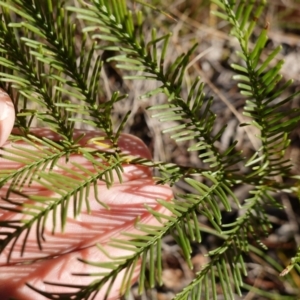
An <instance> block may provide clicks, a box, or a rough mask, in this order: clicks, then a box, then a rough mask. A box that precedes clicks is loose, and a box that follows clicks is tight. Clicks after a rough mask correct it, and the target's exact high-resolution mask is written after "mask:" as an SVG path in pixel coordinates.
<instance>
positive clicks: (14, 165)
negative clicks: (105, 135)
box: [0, 91, 172, 300]
mask: <svg viewBox="0 0 300 300" xmlns="http://www.w3.org/2000/svg"><path fill="white" fill-rule="evenodd" d="M14 119H15V113H14V109H13V105H12V102H11V100H10V98H9V96H8V95H7V94H6V93H4V92H3V91H1V93H0V145H1V146H2V147H3V149H16V147H20V146H21V147H25V148H28V149H31V150H34V151H43V148H44V147H45V146H43V145H37V146H36V147H34V146H32V145H31V146H30V145H28V144H25V142H24V141H22V140H21V139H20V140H19V141H14V142H11V141H7V139H8V137H9V134H10V132H11V130H12V127H13V123H14ZM32 134H34V135H36V136H40V137H47V138H49V139H51V140H54V141H57V140H58V139H59V136H58V135H57V134H55V133H54V132H52V131H50V130H48V129H45V128H35V129H32ZM74 134H75V137H76V136H79V135H80V134H85V136H84V138H83V139H82V140H81V141H80V144H81V146H83V147H89V148H94V149H98V150H103V151H109V150H108V149H107V145H108V142H107V141H102V140H101V142H100V143H97V142H94V140H93V138H99V137H101V133H100V132H96V131H83V130H77V131H75V133H74ZM118 146H119V148H120V149H121V151H122V152H123V153H127V154H128V155H129V156H138V157H144V158H148V159H149V158H151V155H150V153H149V150H148V149H147V147H146V146H145V145H144V144H143V142H142V141H141V140H139V139H138V138H136V137H134V136H131V135H125V134H124V135H122V136H121V137H120V139H119V144H118ZM108 148H109V147H108ZM44 149H45V148H44ZM4 153H6V152H5V151H3V150H1V149H0V154H4ZM33 153H34V152H33ZM6 154H7V153H6ZM10 155H11V156H13V154H10ZM98 160H100V158H98ZM76 163H77V164H76ZM78 165H80V166H82V167H84V168H86V169H88V170H89V171H90V172H92V173H95V174H97V170H95V167H94V166H93V165H92V164H91V163H90V162H89V161H88V160H87V159H85V158H84V157H83V155H82V154H74V155H71V156H70V157H69V160H68V161H66V160H65V158H61V159H60V160H59V161H58V164H57V165H56V166H55V167H54V168H53V169H52V170H49V166H48V167H47V168H46V169H45V172H54V173H57V174H61V175H64V176H69V178H70V180H65V181H64V182H63V183H62V184H63V186H64V188H65V187H68V185H69V184H72V180H75V179H78V177H76V175H74V173H70V172H69V173H66V171H65V168H69V169H72V170H73V171H75V172H77V173H78V172H79V173H80V172H82V171H81V169H80V168H79V167H78ZM22 166H23V165H22V163H20V162H17V161H14V160H13V157H12V159H4V158H1V157H0V171H1V169H3V170H11V171H13V170H16V169H19V168H21V167H22ZM123 169H124V173H123V175H122V178H123V180H122V182H119V180H118V177H117V174H114V184H113V185H112V187H110V188H109V189H108V188H107V186H106V184H105V182H104V181H102V180H99V181H98V183H97V192H98V198H99V199H100V200H101V201H102V202H103V203H105V204H106V205H107V206H108V207H109V209H107V208H105V207H103V206H102V205H100V204H99V202H98V201H97V199H96V195H95V193H94V189H92V188H91V189H90V193H89V196H88V203H89V205H90V209H91V211H90V213H89V212H88V211H87V207H86V205H85V204H83V206H82V209H81V214H79V216H77V217H76V218H74V214H73V209H74V201H73V200H74V199H73V198H72V199H71V200H70V202H69V206H68V212H67V225H66V227H65V228H64V232H61V230H60V229H61V227H60V217H59V216H60V213H59V210H58V211H57V213H56V215H57V216H58V217H57V225H56V229H55V231H54V233H53V221H52V220H53V218H52V217H53V211H50V213H49V215H48V218H47V221H46V223H45V229H44V238H45V240H44V241H43V242H42V250H40V249H39V247H38V244H37V242H36V229H37V228H36V226H37V224H36V223H34V225H33V226H32V229H31V231H30V233H29V235H28V237H27V243H26V247H25V249H24V252H23V255H21V254H20V250H21V249H22V245H23V239H24V238H25V234H26V232H24V233H23V234H22V235H21V237H20V238H19V239H18V240H17V242H16V243H15V244H13V242H11V243H10V244H8V245H7V247H6V248H5V249H4V251H3V252H2V253H1V254H0V295H1V300H8V299H10V298H14V299H18V300H32V299H36V300H43V299H48V298H47V297H44V296H42V295H40V294H38V293H37V292H36V291H35V290H33V289H31V288H29V287H28V286H27V285H26V283H29V284H31V285H32V286H33V287H34V288H36V289H39V290H41V291H44V292H46V293H50V294H51V293H68V292H74V291H75V290H76V289H74V288H70V287H63V286H57V285H50V284H47V283H46V282H52V283H58V284H62V283H64V284H72V285H76V284H77V285H87V284H89V283H91V282H93V281H94V280H95V279H99V278H101V275H98V276H97V277H93V276H85V275H84V274H86V273H98V274H99V273H101V272H107V269H104V268H100V267H98V266H91V265H88V264H84V263H82V262H81V261H80V260H78V259H84V260H88V261H91V262H109V261H111V260H112V258H113V257H121V256H126V255H130V254H132V252H131V251H129V250H124V249H122V250H121V249H118V248H115V247H112V246H111V245H109V243H108V242H109V241H110V239H111V238H117V239H121V240H126V239H129V238H128V237H127V236H125V235H122V232H127V233H132V234H134V233H139V234H144V233H141V232H139V231H138V229H136V226H135V224H136V221H137V220H139V221H140V222H141V223H143V224H149V225H160V223H159V222H158V220H157V219H156V218H154V217H153V216H152V215H151V214H150V213H149V212H148V210H147V209H146V208H145V204H147V205H148V206H150V207H151V208H152V209H154V210H156V211H158V212H160V213H164V214H168V215H169V214H170V212H168V211H167V210H166V209H165V208H164V207H162V206H161V205H159V204H158V203H157V201H156V199H158V198H159V199H165V200H170V199H171V198H172V191H171V189H170V188H169V187H167V186H158V185H155V183H154V181H153V179H152V174H151V170H150V169H149V168H147V167H142V166H137V165H130V164H125V165H123ZM98 171H99V170H98ZM8 187H9V183H7V184H5V185H4V186H2V187H1V188H0V206H3V207H8V206H9V207H10V208H13V209H14V208H15V209H16V208H19V206H17V204H18V203H21V204H22V205H23V209H27V211H30V210H31V209H32V208H31V206H26V204H33V203H34V201H33V200H29V199H28V198H27V197H26V196H22V195H20V194H16V193H10V194H9V199H10V200H12V201H13V203H8V202H7V201H5V200H4V198H5V197H6V195H7V191H8ZM22 193H23V195H31V196H32V195H36V196H44V197H45V198H44V199H48V198H49V199H50V198H52V199H53V198H55V197H56V198H58V197H59V194H56V193H54V192H53V191H51V190H49V189H47V187H45V186H43V185H41V184H40V183H39V182H38V181H36V180H33V181H31V182H27V181H26V183H25V185H24V187H23V188H22ZM45 201H46V200H45ZM39 204H40V205H41V206H45V205H47V203H45V202H39ZM24 205H25V206H24ZM26 218H28V217H26V216H24V214H23V213H17V212H14V211H11V210H10V211H8V210H5V209H0V220H1V221H3V220H19V219H26ZM7 230H8V229H7V228H1V227H0V236H1V231H2V232H3V231H7ZM2 236H3V235H2ZM96 244H101V246H102V248H103V249H104V250H105V251H107V253H108V254H109V255H105V254H104V253H103V252H101V251H100V250H99V248H97V246H96ZM10 249H13V250H12V252H11V254H10V251H9V250H10ZM139 271H140V269H139V263H138V264H137V267H136V268H135V270H134V275H133V281H134V280H135V279H136V278H137V277H138V275H139ZM75 272H76V273H77V274H74V273H75ZM123 276H124V272H123V271H122V272H120V273H119V274H118V275H117V278H116V280H115V282H114V284H113V287H112V289H111V291H110V294H109V297H108V298H107V299H109V300H113V299H119V298H120V294H122V291H121V290H120V286H121V281H122V278H123ZM106 288H107V284H106V285H104V287H102V288H101V290H100V291H99V293H98V294H97V296H96V297H95V298H94V299H96V300H102V299H104V295H105V293H106Z"/></svg>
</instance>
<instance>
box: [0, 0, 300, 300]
mask: <svg viewBox="0 0 300 300" xmlns="http://www.w3.org/2000/svg"><path fill="white" fill-rule="evenodd" d="M212 2H213V3H215V4H216V5H217V7H218V10H217V11H215V12H214V13H215V15H216V16H217V17H220V18H222V19H224V20H225V21H226V22H228V24H229V26H230V27H231V34H232V35H233V36H235V38H236V39H237V41H238V43H239V45H240V51H239V52H238V53H237V56H238V57H239V61H238V62H237V63H235V64H233V65H232V67H233V69H234V70H235V71H236V75H235V76H234V79H235V80H237V81H238V87H239V89H240V94H241V97H244V108H243V110H244V115H245V116H246V117H247V122H244V123H242V124H240V126H243V127H246V128H255V131H256V135H255V139H256V145H257V147H256V149H255V151H254V152H253V155H252V156H249V157H248V156H247V155H244V154H243V153H242V152H241V151H237V149H236V145H237V142H238V141H235V142H232V143H230V144H229V145H228V147H227V148H226V149H222V150H221V149H220V147H219V143H218V142H219V141H220V139H221V138H222V135H223V133H224V131H225V129H226V124H222V126H216V125H220V124H218V121H219V119H218V115H216V114H215V113H214V111H213V108H212V104H213V101H214V100H213V98H212V97H211V98H208V97H206V96H205V93H204V87H205V85H204V83H203V82H202V81H201V78H198V77H197V78H194V79H193V81H192V82H191V83H190V85H189V88H188V93H185V92H184V91H183V87H184V85H185V82H184V76H185V72H186V67H187V65H188V64H189V62H190V58H191V56H192V55H193V52H194V50H195V49H196V47H197V45H195V46H193V47H191V48H190V49H187V50H186V53H183V54H182V55H180V56H178V57H172V63H167V62H166V55H167V52H168V47H170V46H169V40H170V37H171V33H165V34H163V35H160V31H159V30H157V29H155V28H150V29H149V28H144V24H143V14H144V13H145V12H149V10H152V9H154V7H153V5H152V4H151V1H148V2H147V3H146V1H145V2H143V1H130V0H128V1H125V0H90V1H83V0H70V1H60V0H0V10H1V20H0V84H1V87H2V88H3V89H5V90H6V91H8V93H9V94H10V96H11V98H12V99H13V102H14V106H15V109H16V114H17V116H16V121H15V127H16V131H14V132H13V134H12V135H11V138H10V141H12V142H13V141H16V145H17V146H15V147H13V148H11V147H10V148H8V147H7V148H5V145H4V148H3V150H1V151H2V152H1V155H2V157H4V158H5V159H6V161H9V160H11V161H14V162H18V163H20V164H21V165H22V167H19V168H18V169H12V168H11V169H9V168H8V169H7V168H3V166H0V188H1V193H0V195H1V212H0V217H1V220H0V227H1V229H0V253H1V255H0V262H1V265H0V273H1V272H2V274H4V273H5V272H8V270H9V269H8V267H7V266H9V264H12V263H16V264H17V263H18V259H20V260H22V263H23V264H24V265H26V266H27V267H30V265H31V264H32V263H33V259H32V258H28V259H27V260H26V254H28V252H30V249H31V248H30V247H32V244H30V243H32V241H31V240H30V239H31V238H32V236H34V238H35V247H36V248H37V249H39V251H41V253H42V254H43V253H44V251H46V250H45V247H44V248H43V246H44V245H45V243H46V240H47V239H45V235H46V234H45V230H46V229H45V228H46V226H47V224H52V225H51V226H52V232H53V233H54V234H60V233H61V232H63V231H64V230H66V228H68V225H69V223H68V222H69V221H70V220H69V218H68V217H67V213H68V208H69V207H72V211H73V215H74V217H76V218H80V216H81V214H82V211H83V210H84V209H87V211H89V210H90V207H89V205H90V203H89V199H90V197H91V196H90V195H91V194H92V193H93V195H95V194H97V188H98V187H99V186H98V185H97V184H98V183H99V181H100V182H102V183H103V186H102V188H103V187H104V186H105V189H106V190H108V191H109V190H110V189H111V188H112V187H113V186H114V185H115V184H116V181H117V182H118V184H121V185H122V183H120V182H122V180H123V182H124V180H125V181H126V178H125V179H124V178H122V177H126V176H127V175H128V174H127V173H126V172H124V168H123V167H124V165H130V166H134V167H135V168H137V169H138V170H142V169H143V168H149V167H151V168H153V169H154V170H155V172H156V173H155V174H156V176H155V177H153V178H154V179H151V180H155V185H156V186H160V187H161V188H162V189H163V188H164V187H163V185H165V184H167V185H170V186H176V184H177V183H178V182H182V181H183V182H185V184H186V185H187V186H188V187H189V189H188V191H187V192H186V193H174V199H173V200H172V201H170V197H171V195H170V194H168V196H167V197H163V196H160V195H161V194H163V193H161V194H159V193H158V194H157V199H156V200H157V205H159V206H160V207H161V208H163V209H160V210H159V211H157V210H156V209H155V206H153V204H151V205H146V204H145V206H143V207H144V210H145V211H147V213H148V214H149V215H152V218H153V219H155V220H156V225H155V226H154V225H151V224H147V223H143V218H142V216H140V218H137V219H136V223H135V229H136V230H135V231H134V232H126V230H124V232H118V234H119V235H118V238H114V239H111V240H110V241H106V243H108V244H109V247H110V248H109V249H115V250H116V249H117V253H119V256H120V257H115V256H114V257H112V256H111V255H110V253H108V252H107V249H106V248H105V247H104V246H103V245H101V243H100V244H99V245H98V248H97V249H96V251H99V257H101V259H102V261H101V260H99V261H92V260H91V259H90V257H89V256H87V257H85V259H83V258H81V260H80V261H79V262H80V263H81V264H86V265H90V266H93V273H92V274H84V276H86V277H87V278H91V279H89V280H87V282H81V283H77V282H76V280H75V281H74V284H73V285H71V284H70V283H64V280H63V279H64V278H59V279H57V280H56V282H51V283H49V282H45V283H44V287H45V289H43V288H41V287H40V286H35V285H34V283H32V282H28V283H27V287H29V288H30V289H31V290H33V291H35V292H36V293H37V298H36V299H38V297H39V296H40V297H45V298H47V299H100V298H99V295H100V294H101V293H100V292H99V291H100V290H101V292H102V294H101V295H102V296H101V299H102V297H104V296H103V295H104V294H103V293H107V294H109V292H110V290H111V289H112V288H113V286H114V282H115V281H116V280H120V277H118V274H123V275H122V280H121V281H122V282H121V283H120V285H121V286H122V288H121V291H122V293H125V294H126V292H127V291H128V290H129V289H130V286H131V283H132V281H133V280H134V279H136V277H137V274H136V272H135V270H136V268H137V265H138V264H139V263H141V266H140V273H139V276H138V284H139V291H140V292H141V293H143V291H144V290H145V289H148V288H151V287H154V286H155V285H156V284H161V283H162V263H161V259H162V257H161V251H162V250H161V244H162V239H163V237H164V236H166V235H167V234H171V235H173V237H174V240H175V241H176V243H178V245H179V246H180V247H181V251H182V255H183V257H184V259H185V261H186V262H187V264H188V265H189V266H191V265H192V263H191V253H192V245H195V244H199V243H201V241H202V233H203V232H205V234H209V235H212V236H216V237H218V238H219V239H220V243H219V245H218V246H216V247H215V248H214V249H211V251H210V252H209V253H208V262H207V264H205V265H203V267H202V268H201V270H200V271H199V272H197V273H196V275H195V278H194V280H193V281H191V282H190V283H189V284H188V285H187V286H186V287H185V288H184V290H182V291H181V292H179V293H178V294H177V295H176V296H175V298H174V299H178V300H179V299H217V298H218V294H223V296H224V299H236V295H239V296H243V293H244V291H245V290H247V289H251V287H249V286H247V285H246V284H245V283H244V279H245V278H246V277H247V262H246V261H245V257H246V256H247V255H248V254H249V253H255V255H259V256H262V257H263V258H264V259H265V260H267V261H268V262H270V264H273V266H274V265H275V263H274V262H273V261H272V258H270V257H269V256H268V255H267V254H266V252H265V251H264V250H265V249H266V246H265V245H264V243H263V242H262V239H263V238H264V237H265V236H267V235H268V234H269V228H270V226H271V221H270V219H269V216H268V214H267V213H266V208H267V207H276V208H278V207H281V204H280V202H279V201H278V200H277V198H276V195H279V194H282V193H286V194H289V195H293V196H294V197H297V198H298V199H299V198H300V190H299V187H300V181H299V180H300V174H297V175H295V174H291V168H292V161H291V160H290V159H289V158H287V157H286V150H287V149H288V147H289V142H290V140H289V134H290V133H291V132H292V131H293V129H294V128H295V127H296V126H297V125H298V124H299V119H300V111H299V108H289V106H288V103H289V102H290V101H291V100H292V99H293V98H295V97H296V96H298V95H299V92H296V93H294V94H291V95H286V94H285V92H286V91H287V88H288V87H289V86H290V85H291V84H292V81H287V82H282V80H281V79H282V76H281V75H280V69H281V66H282V64H283V61H276V55H277V54H278V53H279V52H280V50H281V47H280V46H279V47H277V48H275V49H273V50H272V51H271V52H268V53H267V52H265V51H264V49H265V46H266V42H267V40H268V24H265V26H264V27H262V28H261V30H260V33H259V34H254V30H255V29H256V31H255V32H257V28H258V27H259V25H258V24H259V23H258V22H257V21H258V20H259V18H260V16H261V14H262V12H263V10H264V7H265V4H266V1H264V0H249V1H242V0H241V1H229V0H212ZM156 11H158V13H160V14H163V15H164V16H165V17H166V18H167V17H169V16H168V14H167V13H168V12H163V11H162V10H160V9H157V8H156ZM107 53H110V55H109V56H108V57H106V58H105V59H104V56H105V54H107ZM168 61H169V60H168ZM110 62H114V63H115V67H116V69H119V70H122V74H123V78H122V80H128V81H130V82H131V84H132V86H133V87H134V84H135V82H136V81H140V80H142V81H146V82H150V81H151V82H153V81H154V82H155V83H156V84H157V87H156V88H155V89H154V90H153V89H151V90H149V91H147V93H145V94H143V95H140V96H141V98H142V99H147V98H148V97H155V96H158V95H160V96H161V95H163V96H164V98H163V99H164V102H161V103H158V104H157V105H151V106H150V107H149V108H148V109H149V111H151V112H153V117H154V118H157V119H158V120H159V122H163V123H165V128H166V129H165V131H164V134H166V135H170V136H171V138H172V139H173V140H174V141H175V143H176V144H177V143H180V142H182V141H189V143H190V147H189V149H188V151H190V152H194V153H196V156H197V158H198V159H199V162H200V163H201V167H199V166H193V165H189V166H186V165H179V164H175V163H172V162H169V161H155V160H152V159H151V158H150V156H147V155H141V157H140V156H138V155H135V154H134V153H133V152H134V151H133V152H132V151H131V152H129V154H130V155H128V153H125V152H124V149H125V148H124V143H123V144H122V139H123V140H124V135H122V133H123V130H124V128H125V126H126V122H128V119H129V117H130V111H128V112H127V113H125V115H124V116H123V117H122V119H121V121H119V122H116V120H114V119H113V117H112V112H113V110H114V108H115V106H116V105H119V104H120V103H125V102H126V101H128V95H126V94H122V89H121V88H120V91H118V90H116V91H114V92H112V94H111V95H108V94H107V93H105V91H106V90H105V88H104V86H105V81H104V80H103V79H102V75H101V74H102V73H101V72H102V70H103V69H104V67H103V65H104V64H107V63H110ZM274 62H275V63H274ZM106 83H107V82H106ZM134 101H139V99H134ZM0 107H1V106H0ZM116 124H118V125H116ZM33 127H43V128H45V130H46V131H47V132H48V133H49V132H50V131H51V132H53V135H52V138H49V136H47V135H46V136H41V134H35V133H36V132H37V131H36V129H33ZM216 127H218V128H219V129H218V130H217V131H216V130H215V129H216ZM75 128H85V129H86V130H87V131H80V132H79V133H78V131H76V129H75ZM0 129H1V127H0ZM91 130H99V132H100V131H101V134H99V136H93V137H92V138H90V139H89V140H88V141H87V142H86V143H85V142H84V146H83V141H86V139H87V136H89V135H88V134H87V132H89V131H91ZM76 132H77V134H75V133H76ZM252 138H253V137H252ZM19 141H22V145H21V146H20V145H19V146H18V142H19ZM131 141H133V140H131ZM123 142H124V141H123ZM90 144H92V145H93V146H88V145H90ZM25 145H28V147H27V146H25ZM95 145H96V146H95ZM122 145H123V146H122ZM137 145H138V143H137ZM41 149H44V150H41ZM72 155H78V156H82V157H84V159H85V160H86V161H89V162H90V164H91V165H92V166H93V170H92V171H91V169H88V168H87V167H85V165H84V164H83V165H80V164H79V163H76V164H75V163H73V165H72V167H70V166H69V165H66V164H67V161H68V159H71V157H72ZM95 157H97V159H96V158H95ZM99 159H101V162H99ZM62 160H64V161H65V162H66V164H62V163H61V162H62ZM0 162H1V161H0ZM240 166H243V168H241V167H240ZM57 170H60V171H61V172H60V171H57ZM143 170H144V169H143ZM145 172H147V171H145ZM143 174H145V173H143ZM147 174H148V173H147ZM147 176H148V175H147ZM150 177H151V176H150ZM70 178H73V179H72V181H70ZM36 183H38V184H39V185H41V186H42V187H43V188H45V189H47V191H49V190H50V191H52V192H53V195H54V194H55V197H52V196H51V195H52V194H51V193H50V194H43V193H42V192H41V194H34V195H33V194H30V187H32V186H34V184H36ZM237 185H245V186H246V185H247V186H248V187H250V189H249V190H250V191H249V193H248V196H247V197H245V198H242V199H240V198H239V197H238V196H237V195H236V194H235V192H234V191H235V187H236V186H237ZM4 191H5V192H4ZM102 193H104V192H103V189H102V190H101V193H100V194H99V195H96V196H95V197H96V199H97V203H98V205H99V207H101V208H102V209H107V210H109V207H106V205H105V203H103V201H102V199H101V197H102V196H103V195H102ZM15 195H18V196H19V197H21V198H22V199H26V200H28V201H27V202H26V203H25V204H24V203H21V202H18V203H17V202H16V200H14V199H15V198H14V197H16V196H15ZM119 197H120V195H119ZM93 205H94V204H93ZM282 208H283V207H282ZM232 210H235V211H236V212H237V213H236V217H235V220H234V221H232V222H230V223H225V222H224V221H223V218H222V213H223V212H224V211H227V212H229V211H232ZM8 212H10V213H11V212H14V213H18V214H24V215H25V216H26V217H25V218H23V219H22V218H19V219H13V220H11V219H9V218H8V219H7V218H5V217H4V216H5V214H6V213H8ZM144 213H145V212H144ZM199 216H201V220H203V217H205V219H206V225H205V226H204V225H203V222H202V221H201V222H200V221H199ZM69 226H70V225H69ZM32 228H34V234H33V235H31V229H32ZM121 237H123V238H121ZM124 237H125V238H124ZM47 238H49V237H47ZM28 241H30V243H29V242H28ZM253 241H255V245H254V244H253ZM96 242H97V241H96ZM96 242H95V243H96ZM28 244H29V245H28ZM29 246H30V247H29ZM298 246H299V245H298ZM46 249H47V248H46ZM298 249H299V250H298V253H296V254H295V256H294V257H291V263H290V264H289V265H288V266H281V270H280V267H278V266H276V267H277V271H278V276H279V273H280V272H281V275H284V276H286V277H284V278H287V279H286V280H288V277H289V274H288V273H289V272H290V271H291V270H292V269H293V268H295V269H296V270H297V271H298V272H299V271H300V265H299V262H300V258H299V257H300V248H298ZM35 251H37V250H35ZM122 251H123V252H122ZM124 251H125V252H124ZM128 251H130V254H129V253H128ZM124 253H125V254H124ZM100 254H101V255H100ZM1 256H2V258H1ZM54 256H55V255H53V258H54ZM3 257H5V259H4V261H3ZM103 257H109V260H105V259H103ZM24 258H25V260H24ZM40 259H41V258H40ZM48 259H49V257H48ZM39 263H40V261H39ZM49 264H50V265H51V260H50V262H49ZM97 268H98V269H99V272H97ZM100 270H101V271H100ZM72 272H73V273H74V276H76V275H78V276H79V275H80V274H76V273H78V271H77V270H72ZM81 275H82V274H81ZM1 276H2V275H0V291H1V285H2V288H3V286H4V285H5V280H3V279H1V278H3V276H2V277H1ZM4 277H5V276H4ZM1 280H2V281H1ZM47 286H52V287H53V286H55V287H56V290H55V291H54V290H51V291H53V292H49V290H47ZM64 287H66V288H68V292H65V290H63V288H64ZM103 289H105V290H104V292H103ZM61 290H63V291H64V292H61ZM253 291H254V292H257V293H258V294H259V289H256V290H253ZM0 293H1V292H0ZM295 293H297V292H295ZM264 296H265V297H268V296H269V297H271V298H272V297H274V294H272V295H269V294H267V293H266V294H264ZM298 296H299V291H298ZM2 297H3V295H1V297H0V298H1V299H2ZM291 297H295V294H293V295H292V296H291ZM43 299H44V298H43ZM272 299H275V298H272ZM278 299H281V298H278ZM289 299H290V298H289ZM291 299H292V298H291ZM20 300H23V299H20Z"/></svg>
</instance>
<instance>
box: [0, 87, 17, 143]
mask: <svg viewBox="0 0 300 300" xmlns="http://www.w3.org/2000/svg"><path fill="white" fill-rule="evenodd" d="M14 122H15V110H14V106H13V103H12V101H11V99H10V97H9V95H8V94H7V93H5V92H4V91H3V90H1V89H0V147H2V146H3V144H4V143H5V142H6V140H7V139H8V137H9V135H10V133H11V130H12V128H13V126H14Z"/></svg>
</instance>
